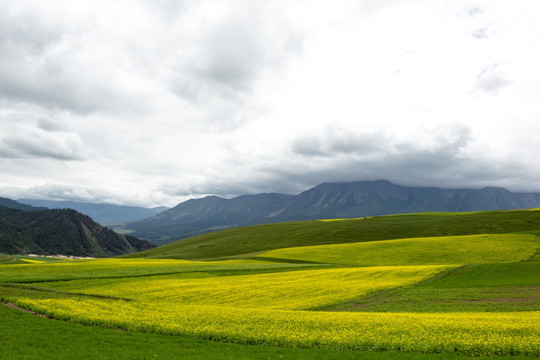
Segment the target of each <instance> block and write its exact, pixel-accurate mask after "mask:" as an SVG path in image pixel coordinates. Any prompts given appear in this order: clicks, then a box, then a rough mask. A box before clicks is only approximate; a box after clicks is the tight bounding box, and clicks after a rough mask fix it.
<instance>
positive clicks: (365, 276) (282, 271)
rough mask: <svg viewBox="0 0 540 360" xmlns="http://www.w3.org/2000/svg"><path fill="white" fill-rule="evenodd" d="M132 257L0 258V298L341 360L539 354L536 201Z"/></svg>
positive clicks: (76, 317) (129, 325)
mask: <svg viewBox="0 0 540 360" xmlns="http://www.w3.org/2000/svg"><path fill="white" fill-rule="evenodd" d="M329 244H332V245H329ZM130 257H132V258H120V257H119V258H113V259H94V260H84V261H76V260H75V261H65V260H60V261H59V262H60V263H58V262H55V263H49V262H45V261H39V260H38V261H36V260H34V259H27V258H21V259H20V260H21V262H22V263H19V264H11V263H9V258H8V257H1V256H0V260H2V259H3V260H4V261H7V262H8V264H5V265H0V300H2V301H4V302H9V303H11V304H14V305H15V306H18V307H19V308H23V309H27V310H30V311H33V312H35V313H37V314H46V315H47V316H48V317H52V318H56V319H62V320H67V321H69V322H76V323H81V324H85V325H90V326H102V327H110V328H113V329H125V330H127V331H125V332H123V333H129V332H130V331H135V332H143V333H145V334H148V336H150V333H152V332H156V333H159V334H165V335H169V336H171V337H176V336H179V337H184V336H187V337H190V338H192V339H202V340H214V341H220V342H227V343H231V342H238V343H245V344H251V345H253V344H264V345H265V346H266V347H267V348H273V347H274V346H279V354H276V356H265V358H266V357H271V358H274V357H276V358H277V357H288V356H286V355H287V354H288V350H287V348H289V347H290V348H299V347H305V348H311V349H313V348H316V349H320V348H327V349H332V350H333V351H335V353H334V354H335V358H340V359H341V358H344V357H343V356H342V353H341V351H342V350H344V349H345V350H353V351H356V352H357V353H355V356H354V357H353V358H366V359H371V358H373V355H377V354H381V353H384V355H385V356H384V357H382V358H388V359H390V358H392V359H409V358H410V359H413V358H414V359H417V358H423V354H426V353H432V354H434V358H439V355H441V357H440V359H454V358H456V359H457V358H462V357H464V356H475V357H482V358H488V359H510V358H512V359H518V358H523V359H526V358H527V356H528V358H536V357H538V356H539V355H540V343H539V342H538V339H539V338H538V334H539V333H540V321H539V319H540V297H539V294H540V292H539V291H540V266H539V264H540V262H539V261H540V211H538V210H528V211H525V210H512V211H507V210H506V211H488V212H468V213H423V214H408V215H391V216H379V217H373V218H360V219H350V220H320V221H300V222H289V223H279V224H265V225H257V226H250V227H243V228H235V229H227V230H222V231H218V232H214V233H210V234H203V235H200V236H198V237H195V238H191V239H186V240H182V241H178V242H176V243H173V244H169V245H166V246H163V247H161V248H156V249H153V250H149V251H146V252H143V253H138V254H133V255H132V256H130ZM160 257H161V258H168V259H156V258H160ZM174 258H176V259H174ZM190 259H191V260H190ZM196 259H198V260H199V261H197V260H196ZM200 260H205V261H200ZM2 316H3V315H2V314H0V317H2ZM3 319H5V317H3ZM4 322H5V321H4ZM6 323H7V324H8V326H12V325H10V324H11V322H6ZM51 323H53V324H55V323H58V322H52V321H51ZM4 337H5V338H7V339H9V340H8V341H11V342H12V343H15V344H19V346H27V347H28V346H29V345H23V343H22V341H23V340H20V341H18V342H17V341H15V342H14V341H13V339H11V338H9V337H6V336H4ZM101 340H103V339H100V341H101ZM75 341H78V339H75V340H74V341H73V342H75ZM141 341H142V342H144V343H145V344H147V341H145V340H144V339H142V340H141ZM73 342H70V341H68V344H72V343H73ZM25 344H29V343H28V342H27V341H26V342H25ZM134 346H136V345H134ZM146 347H147V345H146V346H145V348H146ZM253 349H254V351H255V348H253ZM152 350H154V349H152ZM183 351H184V349H183V348H177V349H175V352H174V354H176V355H178V357H182V358H184V353H183ZM388 351H390V352H388ZM117 353H120V351H115V352H114V355H116V354H117ZM142 353H143V354H146V352H144V350H143V352H142ZM155 354H156V353H154V352H152V355H151V356H150V357H155V356H156V355H155ZM197 355H200V353H197ZM309 355H310V354H307V353H305V354H304V355H303V356H298V357H297V358H312V357H311V356H309ZM409 355H411V356H410V357H409ZM520 356H521V357H520ZM164 357H166V358H170V357H172V356H164ZM208 357H209V358H214V357H213V356H212V355H209V356H208ZM248 357H249V356H248ZM260 357H261V358H262V356H260ZM231 358H238V354H232V355H231ZM249 358H251V357H249ZM257 358H258V357H257ZM293 358H294V357H293Z"/></svg>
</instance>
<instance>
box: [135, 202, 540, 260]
mask: <svg viewBox="0 0 540 360" xmlns="http://www.w3.org/2000/svg"><path fill="white" fill-rule="evenodd" d="M522 231H529V232H532V233H535V232H538V233H539V234H540V212H539V211H531V210H511V211H487V212H472V213H424V214H408V215H391V216H378V217H372V218H360V219H351V220H340V221H336V220H334V221H316V220H315V221H298V222H289V223H277V224H265V225H256V226H249V227H243V228H235V229H227V230H222V231H218V232H213V233H209V234H203V235H199V236H195V237H192V238H188V239H184V240H180V241H177V242H174V243H171V244H168V245H165V246H161V247H158V248H155V249H151V250H148V251H144V252H141V253H137V254H132V255H129V257H153V258H179V259H214V258H222V257H230V256H237V255H243V254H251V253H259V252H262V251H267V250H273V249H280V248H289V247H298V246H313V245H327V244H343V243H358V242H365V241H376V240H391V239H404V238H419V237H433V236H437V237H439V236H461V235H476V234H504V233H512V232H522Z"/></svg>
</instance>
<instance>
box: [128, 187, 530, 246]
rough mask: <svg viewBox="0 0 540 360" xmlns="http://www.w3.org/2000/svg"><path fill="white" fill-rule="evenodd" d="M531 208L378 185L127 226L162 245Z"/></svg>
mask: <svg viewBox="0 0 540 360" xmlns="http://www.w3.org/2000/svg"><path fill="white" fill-rule="evenodd" d="M534 207H540V193H512V192H510V191H508V190H506V189H504V188H495V187H486V188H483V189H440V188H435V187H405V186H399V185H396V184H393V183H391V182H389V181H386V180H378V181H358V182H350V183H327V184H321V185H318V186H316V187H314V188H311V189H309V190H307V191H304V192H302V193H301V194H298V195H296V196H293V195H283V194H258V195H243V196H239V197H236V198H233V199H223V198H220V197H217V196H209V197H205V198H202V199H194V200H188V201H186V202H183V203H180V204H179V205H177V206H175V207H174V208H172V209H169V210H167V211H164V212H162V213H160V214H158V215H157V216H154V217H151V218H148V219H143V220H139V221H136V222H132V223H129V224H127V225H126V227H127V228H128V229H129V230H132V231H133V233H132V235H134V236H138V237H140V238H143V239H147V240H149V241H151V242H152V243H155V244H159V245H161V244H165V243H169V242H172V241H174V240H178V239H183V238H186V237H191V236H194V235H198V234H202V233H206V232H210V231H215V230H219V229H224V228H230V227H237V226H245V225H254V224H262V223H269V222H280V221H293V220H310V219H327V218H355V217H365V216H375V215H386V214H403V213H413V212H428V211H449V212H455V211H481V210H500V209H526V208H534Z"/></svg>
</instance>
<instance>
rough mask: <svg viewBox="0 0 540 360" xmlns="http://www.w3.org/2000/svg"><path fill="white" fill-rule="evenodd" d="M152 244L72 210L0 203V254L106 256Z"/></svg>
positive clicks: (144, 248)
mask: <svg viewBox="0 0 540 360" xmlns="http://www.w3.org/2000/svg"><path fill="white" fill-rule="evenodd" d="M152 247H154V246H153V245H152V244H150V243H148V242H147V241H145V240H140V239H137V238H135V237H133V236H124V235H120V234H118V233H115V232H114V231H112V230H110V229H108V228H106V227H104V226H102V225H100V224H98V223H97V222H95V221H93V220H92V219H91V218H90V217H89V216H87V215H83V214H81V213H79V212H77V211H75V210H72V209H62V210H59V209H53V210H33V211H24V210H21V209H16V208H10V207H5V206H0V253H4V254H11V255H16V254H30V253H35V254H39V255H58V254H61V255H67V256H69V255H73V256H91V257H109V256H117V255H123V254H127V253H133V252H138V251H142V250H147V249H150V248H152Z"/></svg>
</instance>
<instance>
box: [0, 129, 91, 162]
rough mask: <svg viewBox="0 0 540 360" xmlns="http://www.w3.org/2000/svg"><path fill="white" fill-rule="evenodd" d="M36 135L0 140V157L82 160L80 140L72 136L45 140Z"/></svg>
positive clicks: (82, 153)
mask: <svg viewBox="0 0 540 360" xmlns="http://www.w3.org/2000/svg"><path fill="white" fill-rule="evenodd" d="M36 135H37V134H35V133H34V134H28V135H19V136H14V137H10V138H4V139H1V140H0V157H4V158H13V159H18V158H51V159H56V160H64V161H73V160H84V159H85V158H86V155H85V154H84V152H83V151H82V149H81V143H80V140H79V139H78V138H77V137H74V136H73V135H68V136H67V137H62V138H45V137H42V136H39V135H37V136H36Z"/></svg>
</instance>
